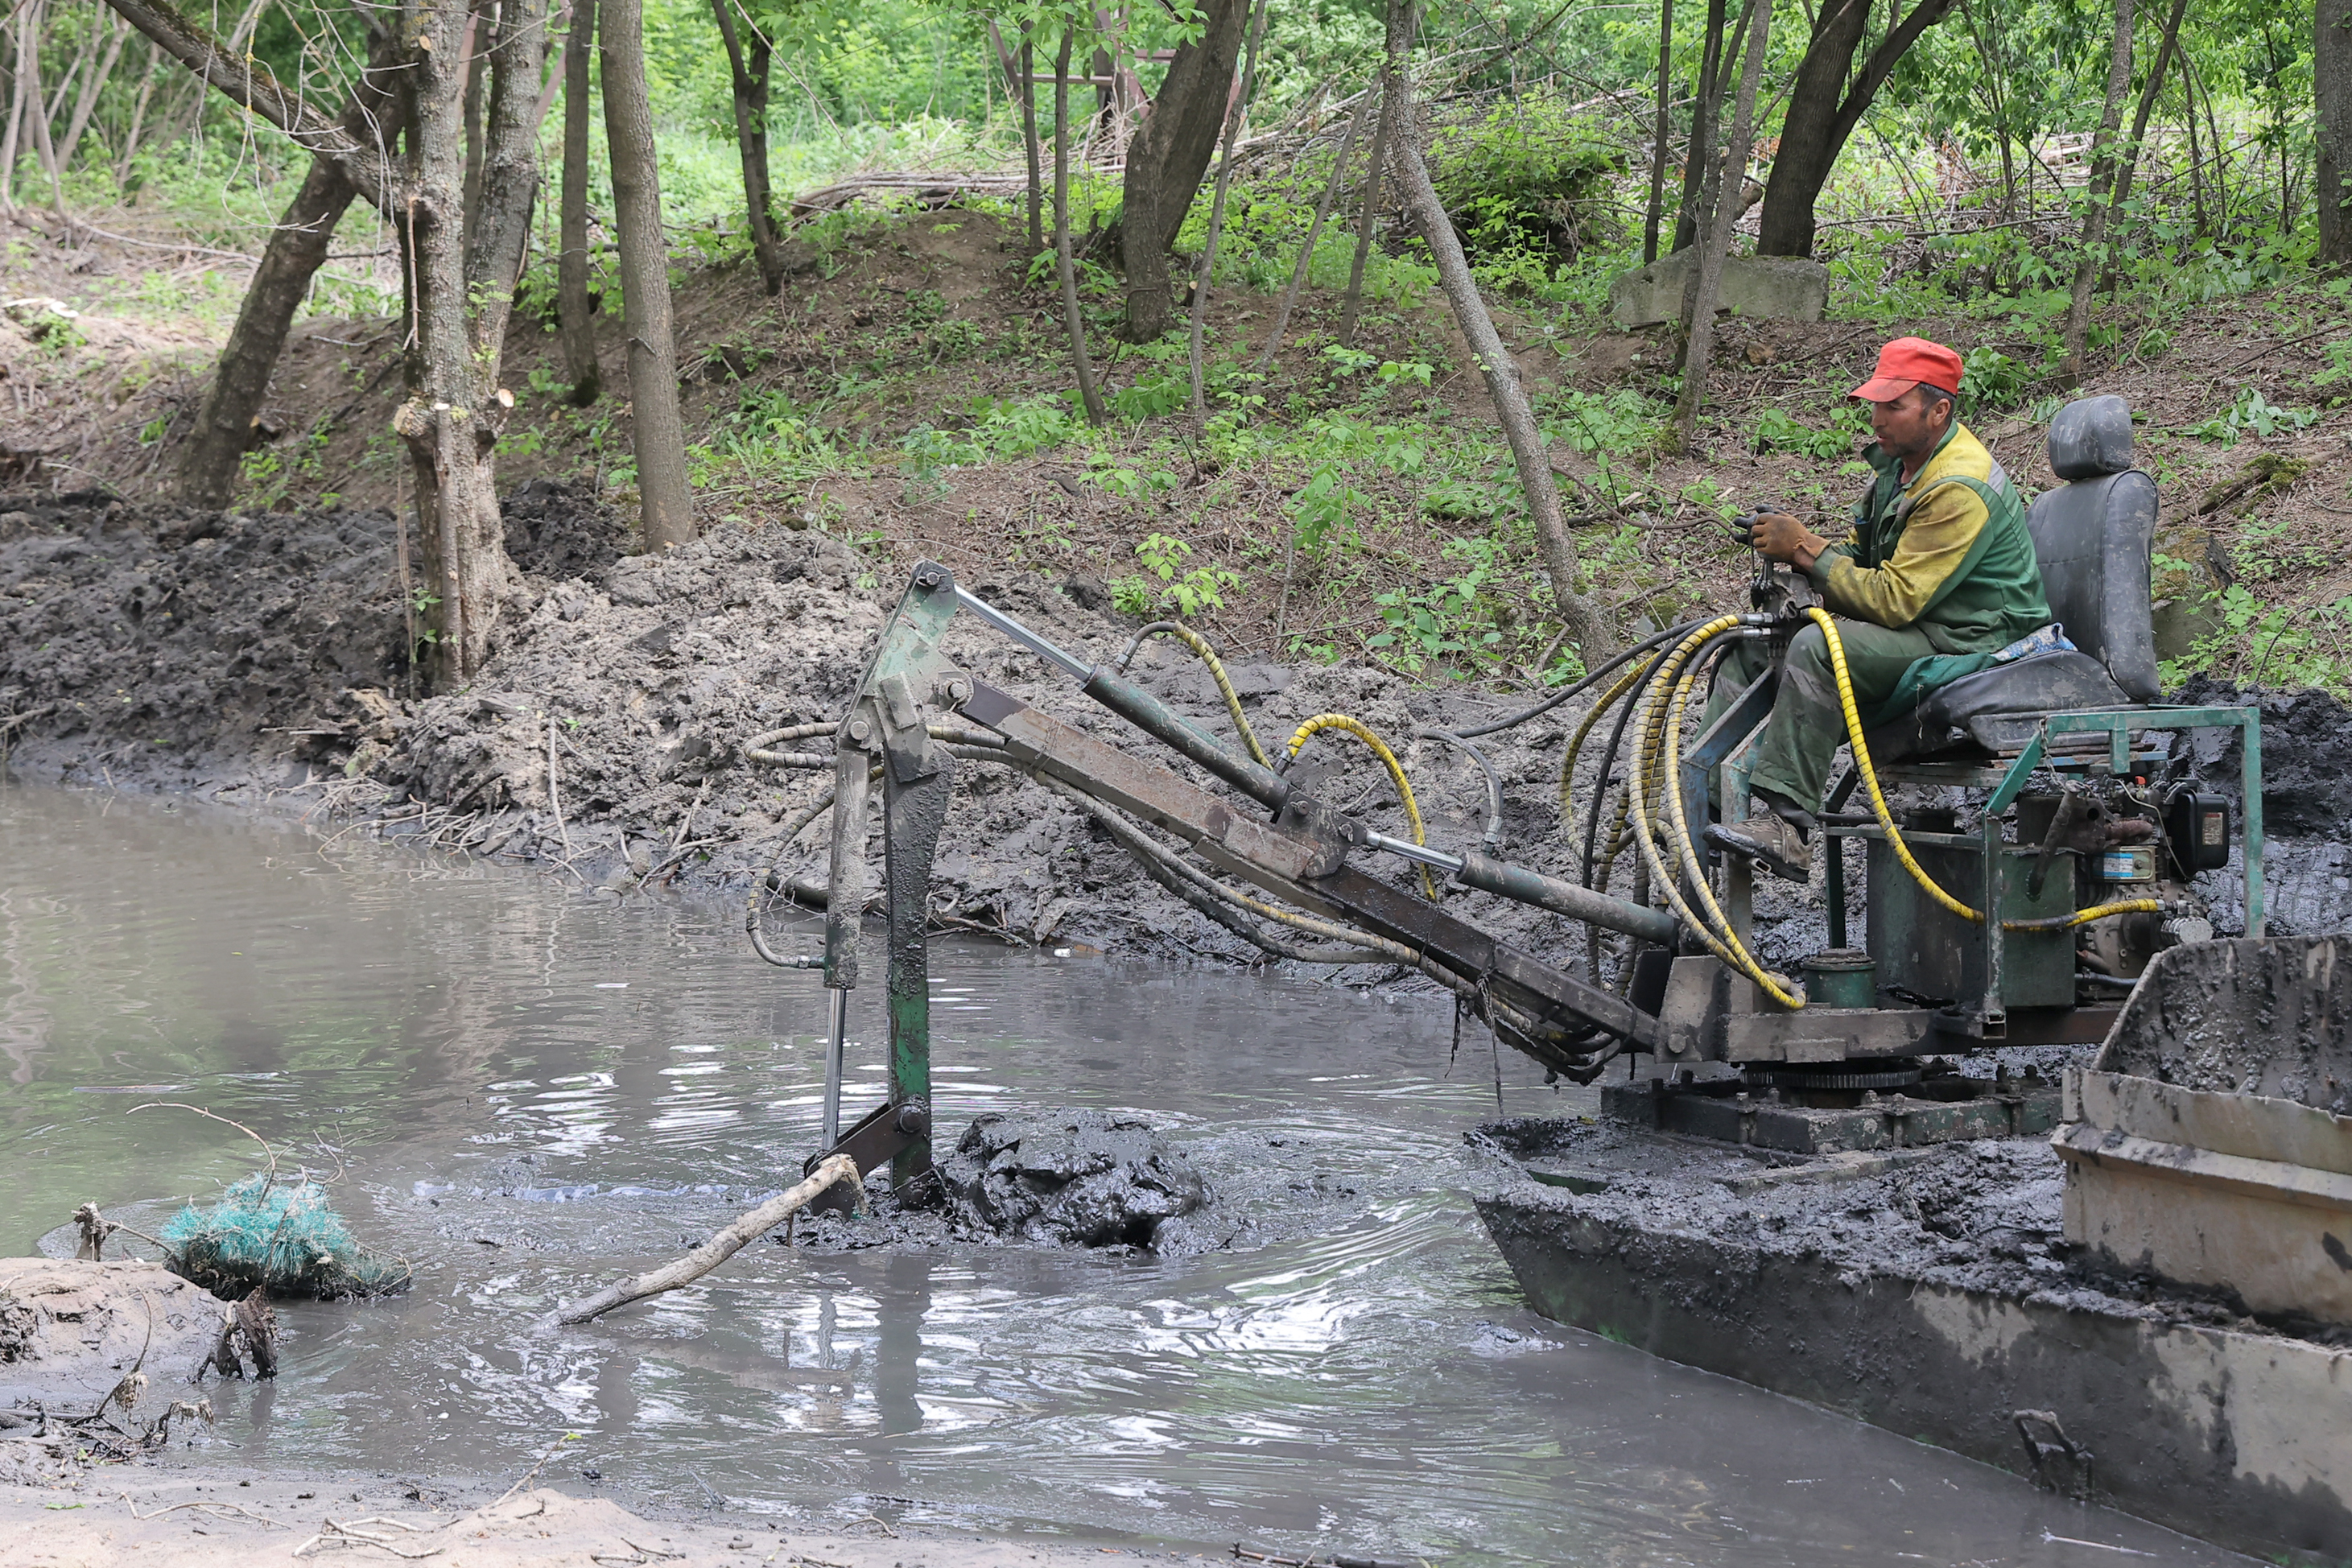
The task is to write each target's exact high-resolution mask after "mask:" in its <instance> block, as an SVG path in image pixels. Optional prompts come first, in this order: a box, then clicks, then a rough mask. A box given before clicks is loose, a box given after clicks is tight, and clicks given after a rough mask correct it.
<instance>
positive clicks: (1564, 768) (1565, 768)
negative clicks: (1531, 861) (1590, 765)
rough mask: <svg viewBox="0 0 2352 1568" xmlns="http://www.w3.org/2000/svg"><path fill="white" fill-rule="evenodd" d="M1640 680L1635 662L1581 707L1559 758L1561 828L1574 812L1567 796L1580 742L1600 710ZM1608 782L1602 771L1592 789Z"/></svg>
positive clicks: (1580, 752)
mask: <svg viewBox="0 0 2352 1568" xmlns="http://www.w3.org/2000/svg"><path fill="white" fill-rule="evenodd" d="M1641 679H1642V667H1641V666H1638V665H1636V666H1633V668H1628V669H1627V670H1626V671H1625V672H1624V673H1623V674H1622V675H1620V676H1619V677H1618V678H1617V679H1616V680H1615V681H1614V682H1612V684H1611V686H1610V688H1609V689H1608V690H1606V691H1604V692H1602V693H1601V696H1600V698H1599V700H1596V701H1595V702H1594V703H1593V704H1592V706H1591V707H1590V708H1588V709H1586V710H1584V717H1583V719H1582V720H1581V721H1579V722H1578V724H1577V726H1576V733H1575V734H1574V735H1573V736H1571V737H1570V740H1569V742H1568V750H1567V751H1566V752H1564V753H1562V754H1561V756H1560V759H1559V821H1560V826H1562V827H1563V828H1564V827H1566V826H1568V825H1569V823H1570V821H1571V820H1572V819H1573V816H1574V813H1575V802H1574V801H1573V800H1572V799H1571V798H1570V795H1571V792H1573V791H1574V789H1575V787H1576V759H1577V758H1579V757H1580V756H1582V755H1583V754H1584V742H1586V741H1587V740H1588V739H1590V738H1591V734H1592V729H1593V726H1594V725H1596V724H1598V723H1599V722H1600V721H1601V715H1602V714H1603V713H1606V712H1608V711H1609V708H1610V705H1611V704H1612V703H1613V702H1615V701H1616V700H1618V699H1619V698H1621V697H1622V696H1624V695H1625V694H1626V693H1627V692H1629V691H1631V690H1633V687H1634V685H1635V684H1636V683H1637V682H1639V681H1640V680H1641ZM1608 785H1609V780H1608V777H1607V775H1606V774H1603V775H1602V776H1601V777H1600V778H1598V779H1596V780H1594V781H1593V788H1594V790H1595V792H1596V793H1599V794H1602V795H1606V794H1607V793H1608Z"/></svg>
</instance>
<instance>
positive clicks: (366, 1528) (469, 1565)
mask: <svg viewBox="0 0 2352 1568" xmlns="http://www.w3.org/2000/svg"><path fill="white" fill-rule="evenodd" d="M476 1498H478V1500H473V1501H469V1500H468V1499H476ZM886 1530H887V1527H884V1528H883V1529H868V1530H867V1531H865V1532H864V1533H863V1534H862V1535H811V1534H806V1533H802V1532H797V1531H795V1532H792V1533H787V1532H785V1531H783V1530H782V1529H781V1528H779V1526H778V1524H777V1522H776V1521H772V1520H762V1519H760V1518H758V1517H756V1516H746V1515H735V1516H732V1517H728V1516H724V1515H721V1516H718V1517H706V1518H703V1519H662V1520H651V1519H646V1518H644V1517H641V1516H640V1515H637V1514H634V1513H631V1512H630V1511H629V1510H626V1509H624V1508H622V1507H620V1506H619V1505H618V1504H616V1503H613V1502H610V1501H608V1500H604V1499H603V1498H597V1497H572V1496H569V1495H567V1494H565V1493H563V1492H561V1491H558V1490H555V1489H552V1488H548V1487H538V1488H532V1489H518V1490H517V1491H516V1492H515V1493H514V1495H512V1496H509V1497H507V1498H504V1499H498V1498H497V1494H496V1493H495V1492H493V1491H491V1490H489V1489H488V1487H486V1486H485V1485H484V1484H483V1483H482V1482H480V1481H465V1482H452V1483H446V1484H445V1485H438V1486H436V1485H434V1484H432V1483H429V1482H417V1481H408V1482H401V1483H398V1484H393V1483H388V1482H387V1481H386V1480H385V1479H383V1478H382V1477H380V1476H371V1477H367V1478H364V1479H359V1478H345V1479H341V1480H336V1479H311V1480H304V1481H287V1480H278V1479H272V1478H270V1477H268V1476H266V1475H261V1476H255V1477H248V1478H247V1479H241V1480H240V1479H229V1478H226V1477H221V1476H208V1477H206V1478H205V1479H201V1480H198V1479H179V1478H173V1479H154V1478H142V1479H141V1480H140V1483H139V1484H137V1485H134V1486H130V1487H125V1486H123V1485H122V1483H121V1479H120V1478H109V1479H108V1480H107V1481H106V1482H105V1483H104V1484H103V1485H101V1484H100V1483H98V1482H96V1481H92V1482H89V1483H88V1484H86V1485H84V1486H82V1487H80V1488H78V1489H66V1488H58V1489H42V1488H30V1487H13V1486H12V1487H0V1559H5V1560H6V1561H8V1562H11V1563H42V1564H44V1568H111V1565H112V1564H115V1563H125V1562H131V1561H136V1562H139V1563H152V1564H161V1565H163V1568H245V1565H246V1564H247V1563H250V1562H252V1561H253V1556H254V1553H255V1552H270V1553H272V1554H273V1555H274V1554H277V1553H280V1552H288V1551H289V1550H293V1549H295V1548H298V1547H303V1546H307V1547H308V1548H309V1552H306V1555H309V1554H310V1553H317V1554H319V1555H322V1556H329V1557H333V1556H340V1555H344V1554H347V1553H359V1554H361V1555H362V1557H363V1558H365V1557H373V1558H375V1560H377V1561H385V1560H388V1559H389V1558H391V1557H410V1558H417V1557H427V1556H431V1557H439V1558H442V1559H443V1560H444V1561H446V1562H450V1563H464V1564H465V1565H466V1568H527V1565H531V1564H547V1565H549V1568H553V1565H554V1564H559V1563H561V1564H564V1565H566V1568H570V1565H572V1564H577V1563H604V1564H614V1563H677V1565H678V1568H712V1565H715V1564H726V1565H728V1568H740V1565H741V1564H746V1563H784V1564H796V1563H810V1564H817V1563H822V1564H825V1565H827V1568H915V1565H916V1564H921V1565H923V1568H1070V1565H1074V1564H1077V1563H1103V1562H1105V1561H1107V1560H1108V1561H1120V1560H1125V1561H1134V1562H1146V1563H1196V1562H1202V1561H1207V1559H1205V1558H1203V1557H1201V1556H1197V1555H1195V1554H1192V1553H1190V1552H1159V1551H1152V1550H1149V1549H1137V1548H1118V1547H1108V1546H1094V1545H1080V1544H1062V1543H1059V1542H1053V1543H1043V1542H1041V1543H1035V1544H1033V1543H1031V1542H1027V1541H1024V1540H1021V1539H1018V1538H1014V1539H1010V1540H1002V1541H983V1540H982V1539H981V1538H980V1537H977V1536H941V1535H930V1534H924V1535H914V1536H911V1537H908V1536H902V1535H901V1534H900V1533H899V1532H898V1531H888V1532H887V1533H886V1532H885V1531H886ZM378 1553H383V1556H378V1555H377V1554H378Z"/></svg>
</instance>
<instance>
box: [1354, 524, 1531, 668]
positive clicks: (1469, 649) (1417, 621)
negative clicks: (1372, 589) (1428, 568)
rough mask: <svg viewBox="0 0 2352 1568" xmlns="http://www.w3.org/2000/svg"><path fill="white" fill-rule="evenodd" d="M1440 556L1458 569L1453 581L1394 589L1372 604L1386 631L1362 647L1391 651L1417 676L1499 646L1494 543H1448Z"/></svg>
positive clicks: (1496, 563)
mask: <svg viewBox="0 0 2352 1568" xmlns="http://www.w3.org/2000/svg"><path fill="white" fill-rule="evenodd" d="M1442 553H1443V554H1444V557H1445V559H1446V560H1448V561H1450V562H1455V563H1460V564H1461V566H1462V570H1460V571H1459V572H1457V573H1455V574H1454V576H1453V577H1452V578H1450V579H1448V580H1446V581H1444V582H1441V583H1438V584H1434V585H1433V586H1432V587H1429V588H1425V589H1421V590H1419V591H1415V590H1412V589H1408V588H1392V589H1391V590H1390V591H1389V592H1387V593H1385V594H1379V595H1374V596H1373V600H1372V602H1373V604H1374V605H1376V606H1377V607H1378V608H1379V611H1380V616H1381V621H1382V622H1383V623H1384V624H1385V626H1387V628H1388V629H1386V630H1385V631H1381V632H1376V633H1374V634H1373V635H1372V636H1370V637H1366V638H1365V639H1364V646H1365V647H1370V648H1385V649H1392V650H1394V652H1393V657H1394V658H1396V660H1397V661H1398V662H1399V663H1400V664H1402V665H1403V666H1404V668H1406V669H1408V670H1412V671H1413V672H1415V673H1418V672H1420V671H1421V670H1422V669H1423V668H1425V667H1426V666H1427V665H1428V664H1429V662H1430V661H1431V660H1433V659H1438V658H1445V657H1447V656H1448V655H1465V654H1488V655H1491V654H1492V653H1493V651H1494V650H1495V648H1496V647H1497V646H1498V645H1500V644H1501V642H1502V641H1503V632H1502V630H1501V628H1500V627H1499V626H1497V625H1496V619H1495V603H1494V598H1493V595H1492V593H1491V590H1490V587H1489V584H1490V583H1491V582H1492V581H1493V579H1494V578H1495V577H1496V575H1497V574H1498V571H1499V565H1498V558H1499V556H1500V553H1501V552H1500V550H1499V548H1498V546H1497V544H1496V542H1495V541H1494V540H1492V539H1449V540H1447V541H1446V542H1445V543H1444V547H1443V549H1442Z"/></svg>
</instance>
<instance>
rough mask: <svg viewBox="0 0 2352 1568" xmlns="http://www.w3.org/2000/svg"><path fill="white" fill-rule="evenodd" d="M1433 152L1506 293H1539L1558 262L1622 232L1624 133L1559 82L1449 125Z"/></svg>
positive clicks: (1450, 201) (1460, 217) (1485, 265)
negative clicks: (1617, 194) (1617, 184)
mask: <svg viewBox="0 0 2352 1568" xmlns="http://www.w3.org/2000/svg"><path fill="white" fill-rule="evenodd" d="M1429 158H1430V166H1431V178H1432V179H1433V181H1434V182H1435V184H1436V185H1437V191H1438V195H1440V196H1441V197H1442V198H1443V199H1444V202H1445V207H1446V210H1447V211H1448V212H1449V213H1451V214H1452V215H1453V216H1454V225H1455V226H1456V227H1457V228H1458V229H1460V230H1461V233H1462V237H1463V243H1464V247H1465V250H1467V251H1469V252H1470V253H1471V254H1472V256H1473V258H1474V260H1475V263H1476V264H1477V266H1478V267H1479V268H1481V269H1482V270H1483V271H1484V272H1485V274H1486V279H1487V280H1488V281H1490V282H1491V283H1492V285H1493V286H1495V287H1497V288H1500V289H1503V291H1504V292H1506V293H1511V294H1517V295H1522V296H1525V295H1533V294H1539V293H1541V292H1543V291H1544V289H1546V287H1547V286H1548V285H1549V284H1550V282H1551V281H1552V279H1553V275H1554V270H1555V268H1556V267H1557V265H1558V264H1559V263H1561V262H1567V261H1573V260H1574V259H1575V258H1577V257H1579V256H1580V255H1582V254H1583V253H1584V252H1586V251H1587V250H1590V249H1592V248H1594V247H1608V246H1611V245H1614V244H1615V243H1616V242H1617V241H1618V239H1619V238H1620V237H1621V233H1622V224H1621V221H1620V219H1619V217H1618V207H1617V205H1616V203H1615V201H1614V200H1613V196H1614V192H1613V190H1612V181H1613V179H1614V177H1615V176H1616V175H1617V174H1618V173H1619V172H1620V170H1621V169H1622V167H1623V164H1624V162H1625V158H1624V153H1623V152H1622V145H1621V142H1619V139H1618V138H1617V137H1616V135H1615V134H1614V133H1613V132H1612V129H1611V128H1610V127H1609V126H1608V125H1607V124H1605V123H1604V122H1602V121H1597V120H1593V119H1590V118H1587V117H1586V116H1585V115H1583V114H1581V113H1580V112H1578V110H1576V109H1574V108H1573V107H1571V106H1570V103H1569V101H1568V100H1567V99H1566V97H1565V96H1564V95H1563V94H1562V93H1561V92H1560V91H1559V89H1557V88H1552V87H1546V88H1543V89H1538V90H1536V91H1533V92H1528V93H1523V94H1519V95H1517V97H1515V98H1513V99H1510V100H1506V101H1504V102H1501V103H1498V104H1496V106H1495V107H1494V108H1493V109H1491V110H1488V111H1487V112H1486V114H1485V115H1484V116H1483V117H1481V118H1479V119H1477V120H1475V121H1467V122H1465V123H1461V124H1454V125H1446V126H1443V127H1441V128H1440V130H1439V131H1438V132H1437V134H1436V136H1435V138H1434V139H1433V141H1432V142H1431V143H1430V150H1429Z"/></svg>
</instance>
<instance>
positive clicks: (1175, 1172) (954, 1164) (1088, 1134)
mask: <svg viewBox="0 0 2352 1568" xmlns="http://www.w3.org/2000/svg"><path fill="white" fill-rule="evenodd" d="M940 1176H941V1178H942V1179H943V1181H944V1183H945V1185H946V1188H947V1193H948V1204H949V1207H950V1211H951V1212H952V1213H953V1215H954V1216H955V1218H956V1220H957V1222H958V1223H959V1224H961V1226H964V1227H965V1228H966V1229H969V1230H973V1231H982V1232H990V1233H993V1234H995V1235H998V1236H1011V1237H1021V1238H1022V1239H1024V1240H1026V1241H1041V1242H1050V1243H1054V1244H1056V1245H1061V1246H1076V1247H1117V1246H1127V1247H1148V1248H1150V1250H1152V1251H1155V1252H1182V1251H1187V1250H1192V1248H1191V1247H1189V1246H1188V1241H1189V1239H1190V1237H1191V1236H1192V1229H1191V1227H1190V1226H1187V1225H1186V1224H1185V1223H1184V1216H1185V1215H1191V1214H1193V1213H1195V1212H1196V1211H1198V1210H1200V1209H1201V1208H1202V1207H1204V1206H1205V1205H1207V1204H1208V1202H1209V1189H1208V1185H1207V1184H1206V1183H1204V1182H1202V1180H1201V1177H1200V1173H1198V1172H1196V1171H1194V1170H1193V1169H1192V1164H1191V1163H1189V1162H1188V1161H1186V1160H1185V1158H1184V1156H1183V1155H1181V1154H1180V1153H1178V1152H1176V1150H1175V1149H1174V1148H1173V1147H1171V1145H1170V1144H1168V1143H1167V1142H1164V1141H1163V1140H1161V1138H1160V1135H1159V1134H1158V1133H1156V1132H1154V1131H1152V1129H1151V1126H1150V1123H1148V1122H1144V1121H1137V1120H1135V1119H1134V1118H1132V1117H1124V1116H1112V1115H1109V1114H1108V1113H1106V1112H1104V1111H1099V1110H1065V1111H1034V1112H1030V1113H1027V1114H1024V1115H1019V1116H1005V1115H995V1114H991V1115H986V1116H982V1117H980V1118H978V1119H976V1120H975V1121H973V1122H972V1124H971V1126H970V1127H968V1128H966V1129H965V1130H964V1134H963V1136H962V1137H961V1139H959V1140H958V1141H957V1142H956V1147H955V1152H954V1153H953V1154H950V1156H948V1158H947V1159H945V1160H943V1161H941V1162H940Z"/></svg>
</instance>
